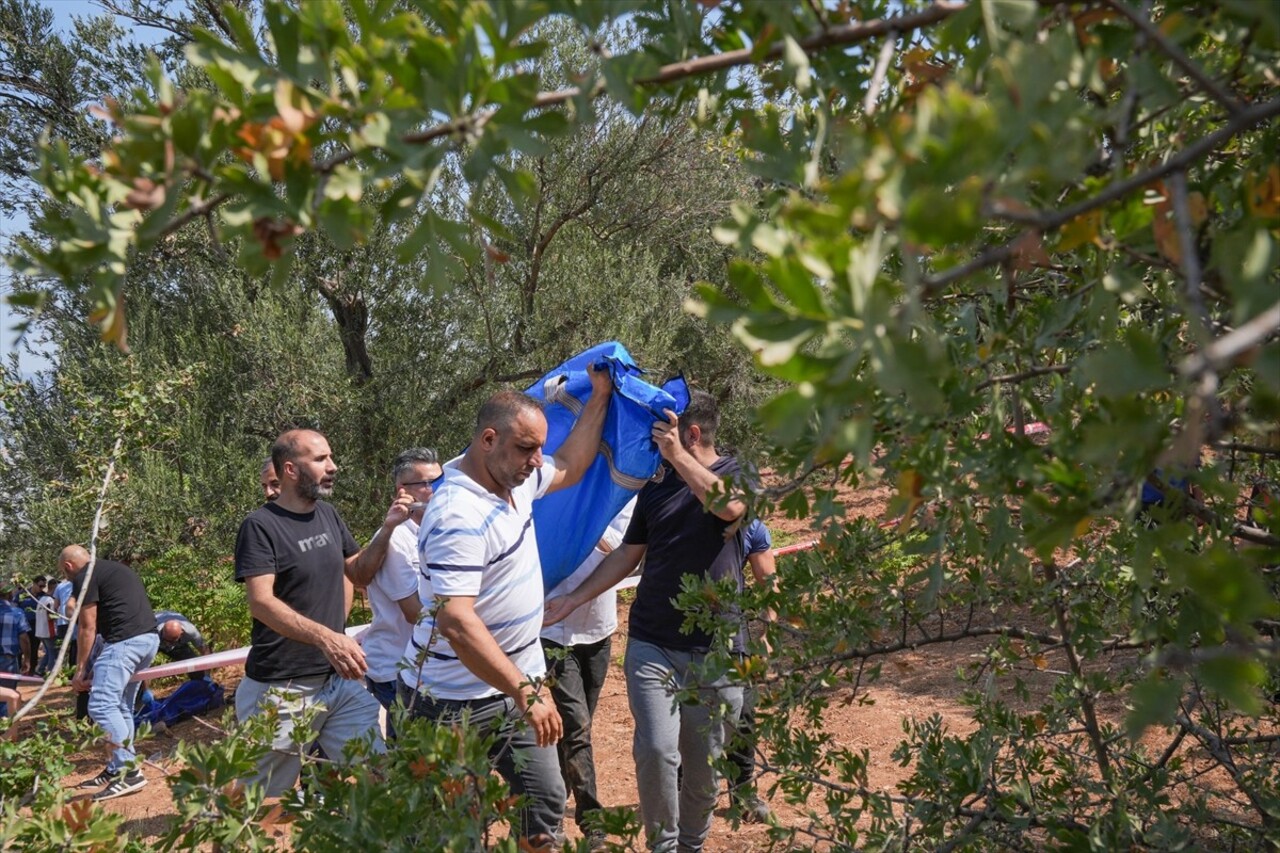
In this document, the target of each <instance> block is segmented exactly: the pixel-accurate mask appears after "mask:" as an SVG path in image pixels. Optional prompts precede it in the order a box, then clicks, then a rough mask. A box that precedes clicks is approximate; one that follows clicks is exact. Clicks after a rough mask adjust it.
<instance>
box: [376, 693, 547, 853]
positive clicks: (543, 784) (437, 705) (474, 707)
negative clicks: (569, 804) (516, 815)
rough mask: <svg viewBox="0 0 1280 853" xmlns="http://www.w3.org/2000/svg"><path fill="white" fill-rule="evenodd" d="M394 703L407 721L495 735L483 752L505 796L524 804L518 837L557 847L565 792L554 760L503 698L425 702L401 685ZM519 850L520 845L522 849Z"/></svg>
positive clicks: (518, 714)
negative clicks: (541, 839) (503, 782)
mask: <svg viewBox="0 0 1280 853" xmlns="http://www.w3.org/2000/svg"><path fill="white" fill-rule="evenodd" d="M399 690H400V702H401V703H402V704H403V705H404V706H405V707H406V708H408V709H409V717H410V719H419V718H423V719H428V720H435V721H436V722H438V723H441V724H443V725H446V726H458V725H462V724H463V723H464V722H466V723H467V724H468V725H470V726H472V727H474V728H475V729H476V730H477V731H479V732H480V733H481V734H484V735H487V734H490V733H492V732H496V733H497V734H498V738H497V740H495V741H494V744H493V746H492V747H491V748H490V750H489V759H490V760H491V761H493V766H494V768H495V769H496V770H497V771H498V775H499V776H501V777H502V778H503V779H505V780H507V784H508V785H510V786H511V793H513V794H515V795H516V796H518V797H522V798H523V799H524V800H525V803H524V807H523V808H522V809H521V811H520V835H521V837H522V838H527V839H531V840H532V839H534V838H536V837H537V836H539V835H542V836H547V837H549V838H550V839H551V840H552V841H553V842H554V844H556V845H558V844H559V843H560V842H561V841H562V840H563V839H564V828H563V826H562V822H563V820H564V806H565V799H566V796H565V788H564V780H563V779H562V778H561V777H560V758H559V756H558V755H556V748H555V747H554V746H538V743H537V740H536V739H535V738H534V735H533V730H532V729H531V728H530V727H529V726H528V725H527V724H526V723H525V721H524V716H523V715H522V714H521V713H520V711H519V709H517V708H516V702H515V700H514V699H512V698H511V697H509V696H490V697H488V698H485V699H470V700H463V699H431V698H430V697H428V696H425V695H423V694H420V693H418V694H416V695H415V691H413V690H411V689H410V688H409V687H408V686H407V685H405V684H403V683H402V684H401V685H400V687H399ZM521 847H522V848H523V847H524V845H523V844H522V845H521Z"/></svg>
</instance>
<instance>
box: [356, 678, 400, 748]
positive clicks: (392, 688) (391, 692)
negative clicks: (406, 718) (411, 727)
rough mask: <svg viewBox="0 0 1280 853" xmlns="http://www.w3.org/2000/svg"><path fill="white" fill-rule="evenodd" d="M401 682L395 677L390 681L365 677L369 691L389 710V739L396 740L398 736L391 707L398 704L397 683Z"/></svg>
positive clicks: (365, 684)
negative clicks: (392, 718)
mask: <svg viewBox="0 0 1280 853" xmlns="http://www.w3.org/2000/svg"><path fill="white" fill-rule="evenodd" d="M399 683H400V679H398V678H393V679H391V680H390V681H374V680H373V679H372V678H370V677H369V676H367V675H366V676H365V677H364V686H365V687H367V688H369V692H370V693H371V694H373V698H374V699H377V700H378V704H379V705H381V706H382V707H383V708H384V709H386V712H387V740H394V739H395V736H396V727H395V723H394V722H392V720H391V709H392V708H393V707H394V706H395V704H396V685H398V684H399Z"/></svg>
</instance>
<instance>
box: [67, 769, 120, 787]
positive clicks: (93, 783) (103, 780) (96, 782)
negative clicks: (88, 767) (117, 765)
mask: <svg viewBox="0 0 1280 853" xmlns="http://www.w3.org/2000/svg"><path fill="white" fill-rule="evenodd" d="M119 775H120V774H119V773H109V772H107V771H106V770H103V771H102V772H101V773H99V774H98V775H97V776H94V777H93V778H92V779H85V780H84V781H83V782H81V783H80V784H79V785H76V787H77V788H101V787H103V786H104V785H110V784H111V782H112V781H114V780H115V778H116V777H117V776H119Z"/></svg>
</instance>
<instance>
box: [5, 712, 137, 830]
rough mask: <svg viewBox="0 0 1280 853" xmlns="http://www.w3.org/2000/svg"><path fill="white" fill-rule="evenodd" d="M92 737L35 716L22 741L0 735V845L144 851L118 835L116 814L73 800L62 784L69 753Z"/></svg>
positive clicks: (82, 728) (85, 728)
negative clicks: (34, 721)
mask: <svg viewBox="0 0 1280 853" xmlns="http://www.w3.org/2000/svg"><path fill="white" fill-rule="evenodd" d="M11 711H12V709H11ZM3 722H4V723H5V724H7V723H8V720H5V721H3ZM91 740H92V737H91V732H90V727H89V724H87V723H80V722H76V721H75V720H71V719H69V718H66V717H62V716H55V717H52V718H50V719H46V720H40V721H39V722H38V723H37V724H36V726H35V728H34V729H33V730H30V731H27V732H25V733H24V736H23V737H22V739H21V740H10V739H8V738H7V737H5V738H0V768H3V770H0V815H2V816H3V820H0V849H4V850H11V849H12V850H31V851H53V850H66V851H75V850H85V851H104V850H112V851H120V853H135V851H141V850H142V849H144V848H142V847H140V846H139V845H138V844H137V843H136V842H132V841H131V840H130V839H129V838H128V836H127V835H125V836H121V835H120V824H121V823H122V822H123V819H122V817H121V816H120V815H113V814H109V813H106V812H103V811H102V809H101V808H99V807H95V806H94V805H93V804H92V803H89V802H85V801H78V802H72V801H70V800H71V794H70V793H69V792H68V791H67V790H66V789H65V788H63V786H62V779H63V777H64V776H66V775H67V774H68V773H69V772H71V770H72V769H73V767H74V765H73V764H72V762H71V760H70V758H71V756H72V755H73V754H75V753H77V752H79V751H81V750H83V749H85V748H86V747H87V746H88V745H89V744H90V742H91Z"/></svg>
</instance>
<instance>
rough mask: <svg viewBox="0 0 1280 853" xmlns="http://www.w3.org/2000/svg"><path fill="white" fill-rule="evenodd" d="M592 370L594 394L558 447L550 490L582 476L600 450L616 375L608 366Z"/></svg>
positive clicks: (592, 389) (574, 481) (564, 485)
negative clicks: (605, 417)
mask: <svg viewBox="0 0 1280 853" xmlns="http://www.w3.org/2000/svg"><path fill="white" fill-rule="evenodd" d="M589 373H590V374H591V398H590V399H589V400H587V405H586V406H585V407H583V409H582V414H581V415H579V416H578V420H577V422H576V423H574V425H573V429H572V430H570V432H569V435H568V436H567V437H566V438H565V440H564V443H563V444H561V445H560V447H559V449H558V450H556V453H555V460H556V472H555V474H554V475H553V476H552V478H551V485H550V486H548V487H547V493H548V494H550V493H551V492H554V491H556V490H558V489H564V488H568V487H569V486H572V485H573V484H574V483H576V482H578V481H579V480H581V479H582V475H584V474H586V473H587V469H588V468H590V467H591V463H592V462H594V461H595V458H596V454H597V453H599V452H600V432H601V430H603V429H604V416H605V415H606V414H608V412H609V401H610V399H612V397H613V376H612V375H611V374H610V373H609V369H608V368H604V369H602V370H596V369H595V368H592V369H591V370H590V371H589Z"/></svg>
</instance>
